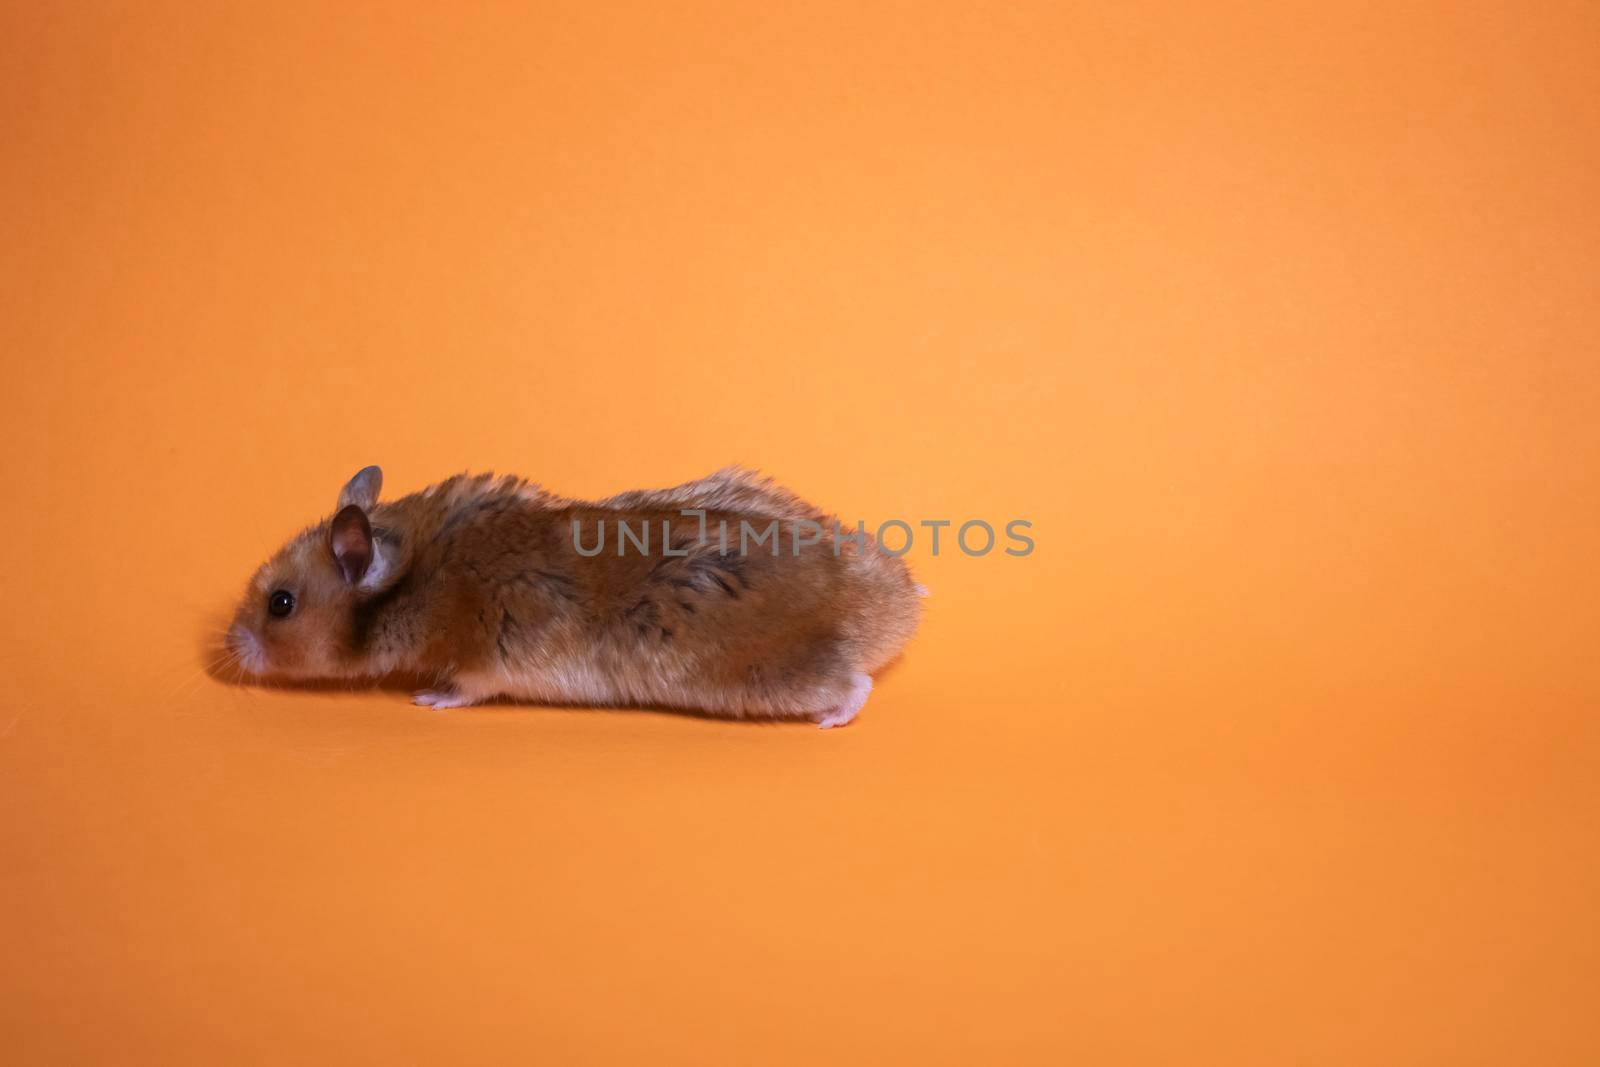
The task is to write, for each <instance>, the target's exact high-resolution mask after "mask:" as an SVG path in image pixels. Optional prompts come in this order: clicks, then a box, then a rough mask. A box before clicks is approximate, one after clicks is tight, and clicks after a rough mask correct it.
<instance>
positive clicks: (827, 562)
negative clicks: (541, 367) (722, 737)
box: [230, 467, 920, 725]
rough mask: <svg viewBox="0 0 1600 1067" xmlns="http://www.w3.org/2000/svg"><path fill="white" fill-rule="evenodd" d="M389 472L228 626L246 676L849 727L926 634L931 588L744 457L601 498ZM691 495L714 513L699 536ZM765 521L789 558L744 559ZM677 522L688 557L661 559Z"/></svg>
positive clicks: (449, 696) (271, 571)
mask: <svg viewBox="0 0 1600 1067" xmlns="http://www.w3.org/2000/svg"><path fill="white" fill-rule="evenodd" d="M381 477H382V476H381V474H379V473H378V471H377V469H376V468H367V470H365V471H362V472H361V473H360V474H358V475H357V476H356V477H355V478H352V479H351V481H350V483H349V484H348V485H347V486H346V487H345V489H344V491H343V492H341V494H340V496H339V510H340V522H339V524H338V528H337V530H335V529H334V528H333V527H332V526H331V521H330V520H325V521H323V522H322V523H320V524H318V525H316V526H313V527H310V528H309V529H307V530H305V531H303V532H302V533H301V534H299V535H298V536H297V537H296V538H294V539H293V540H291V541H290V542H289V543H288V544H287V545H286V546H284V548H283V549H282V550H280V551H279V552H278V554H277V555H275V556H274V557H273V558H272V559H271V560H270V561H269V562H268V563H266V564H265V565H264V566H263V567H262V568H261V569H260V570H259V571H258V572H257V574H256V575H255V577H254V578H253V579H252V580H251V583H250V587H249V589H248V591H247V592H246V594H245V598H244V601H243V602H242V603H241V605H240V607H239V609H238V612H237V614H236V616H235V621H234V628H233V630H232V631H230V646H231V647H233V648H234V650H235V651H236V652H237V653H239V654H240V657H241V660H242V661H243V662H244V664H245V666H246V667H247V668H248V669H250V670H252V671H253V672H255V673H258V674H261V675H266V676H278V677H287V678H335V677H357V676H367V677H373V676H382V675H391V674H410V675H421V676H425V677H432V678H437V679H438V683H437V685H438V688H437V689H435V690H433V691H428V692H424V693H422V694H419V697H418V699H419V702H425V703H434V704H436V705H437V706H442V707H447V706H455V705H458V704H464V703H474V702H477V701H480V700H486V699H489V698H492V697H495V696H501V695H504V696H511V697H519V698H525V699H531V700H538V701H549V702H560V703H587V704H629V705H665V706H675V707H684V708H694V709H700V710H703V711H707V712H711V713H714V714H720V715H729V716H736V717H737V716H746V715H768V716H811V717H816V718H819V719H822V720H823V721H824V722H825V723H827V724H830V725H832V724H836V723H842V722H847V721H849V718H850V717H851V716H852V715H853V714H854V709H855V708H856V707H859V704H860V701H862V700H864V699H865V696H866V689H867V688H870V679H868V678H866V677H865V676H867V675H870V674H872V673H874V672H876V671H878V670H879V669H881V668H882V667H883V666H884V665H885V664H886V663H888V662H889V661H890V660H891V659H893V658H894V657H895V656H896V655H898V654H899V652H900V650H901V649H902V648H903V647H904V646H905V644H906V642H907V641H908V640H909V639H910V637H911V635H912V633H913V632H914V630H915V629H916V625H917V620H918V616H919V613H920V605H919V603H918V592H917V587H916V586H915V585H914V584H913V583H912V580H911V576H910V573H909V571H908V570H907V568H906V566H905V564H904V563H903V562H902V561H901V560H899V559H896V558H893V557H891V556H889V555H887V554H885V553H883V552H880V551H878V550H877V548H876V546H875V545H874V543H873V542H872V540H871V538H870V536H864V537H863V538H862V539H861V543H857V542H854V541H851V540H849V539H846V538H841V539H840V542H839V544H838V545H837V546H836V545H835V539H834V538H833V537H832V536H831V534H832V530H833V528H834V522H835V520H834V519H833V518H832V517H831V516H828V515H826V514H824V513H823V512H821V511H819V510H818V509H817V508H815V507H813V506H812V505H810V504H808V503H806V502H805V501H803V500H800V499H799V498H798V497H795V496H794V495H793V494H791V493H789V492H787V491H786V490H784V489H782V488H780V487H778V486H777V485H775V484H774V483H773V482H772V481H771V480H770V479H766V478H762V477H760V476H758V475H756V474H753V473H751V472H749V471H745V470H741V469H738V468H731V467H730V468H727V469H724V470H721V471H718V472H716V473H715V474H712V475H710V476H708V477H706V478H702V479H700V480H698V481H694V482H689V483H686V484H684V485H680V486H677V487H675V488H672V489H660V490H638V491H634V492H628V493H622V494H619V495H617V496H613V497H609V498H607V499H604V500H600V501H596V502H593V503H589V502H584V501H577V500H569V499H565V498H562V497H557V496H554V495H553V494H550V493H547V492H545V491H544V490H543V489H541V488H539V487H538V486H536V485H533V484H531V483H528V482H524V481H522V480H521V479H518V478H513V477H500V478H497V477H494V476H492V475H458V476H456V477H454V478H450V479H448V480H446V481H444V482H441V483H439V484H438V485H435V486H432V487H430V488H428V489H425V490H423V491H422V492H419V493H413V494H411V495H410V496H406V497H402V498H401V499H399V500H395V501H391V502H388V503H378V502H377V496H378V489H379V484H380V482H381ZM352 508H359V509H360V512H361V514H362V515H365V517H366V518H367V519H368V520H369V522H370V534H369V535H367V536H369V537H370V541H365V542H364V541H362V540H361V536H362V531H363V530H365V529H366V524H363V523H360V522H358V521H354V520H356V519H359V517H360V516H359V515H355V514H354V513H353V512H352V510H351V509H352ZM685 508H695V509H704V510H705V511H706V513H707V515H706V522H707V527H706V539H705V540H704V541H703V542H702V541H701V540H700V533H701V526H700V522H699V520H698V519H697V518H696V517H694V516H685V515H683V514H682V510H683V509H685ZM773 519H777V520H780V523H779V537H780V543H779V552H778V554H777V555H776V556H774V555H772V554H771V546H770V544H762V545H760V546H757V545H756V544H755V543H754V542H753V541H752V542H751V544H750V546H749V548H748V552H747V554H744V555H740V553H739V533H740V525H739V524H740V521H741V520H745V521H748V522H749V523H750V524H751V526H752V527H753V528H754V529H755V530H756V531H758V532H759V531H762V530H764V528H765V527H766V526H767V525H768V524H769V523H770V522H771V520H773ZM574 520H578V521H579V522H580V523H581V537H582V543H583V545H584V546H585V548H592V547H593V546H594V544H595V542H596V538H597V537H598V534H599V523H601V522H602V521H604V523H605V531H606V541H605V549H604V551H603V552H601V553H600V554H599V555H596V556H591V557H585V556H583V555H581V554H580V553H579V552H577V551H576V550H575V548H574V545H573V532H572V523H573V521H574ZM618 520H622V521H625V522H627V523H628V525H629V527H630V529H631V530H633V531H634V533H635V534H636V535H637V534H638V533H639V532H640V527H641V523H648V528H649V550H648V551H647V552H641V551H639V550H638V549H637V548H636V547H635V545H634V544H633V542H631V541H630V542H628V544H627V550H626V552H625V554H623V555H620V556H619V555H618V548H617V546H618V542H619V539H620V534H619V531H618V528H617V522H618ZM719 520H726V521H727V523H728V530H729V532H728V548H729V552H728V553H727V554H723V552H722V551H721V549H720V545H719V537H718V521H719ZM802 520H805V521H811V522H815V523H817V524H818V525H819V526H821V527H822V531H823V532H822V534H821V537H820V540H819V541H818V543H817V544H814V545H810V546H804V545H802V546H801V548H800V551H799V554H798V555H795V554H794V551H795V550H794V547H793V546H794V535H793V527H792V526H791V523H793V522H796V521H802ZM663 524H665V525H666V528H667V529H670V531H671V543H672V548H673V550H674V552H677V551H683V552H685V553H686V554H685V555H682V556H678V555H667V554H665V553H664V552H663V546H662V542H661V538H662V531H663ZM811 532H812V531H811V530H810V528H807V530H806V533H807V534H809V533H811ZM843 532H844V533H848V532H849V530H848V529H846V530H845V531H843ZM363 551H366V553H367V554H366V555H365V556H363V555H362V553H363ZM336 552H337V553H338V555H337V557H336ZM280 589H282V590H286V591H288V592H290V593H291V594H292V595H293V596H294V600H295V604H294V608H293V611H292V613H291V614H290V615H288V616H287V617H284V618H276V617H273V616H272V615H270V614H269V612H268V610H267V603H268V599H269V597H270V596H271V594H272V593H273V592H274V591H275V590H280ZM863 686H864V687H865V688H863ZM830 713H833V715H832V717H831V718H830V717H829V716H830Z"/></svg>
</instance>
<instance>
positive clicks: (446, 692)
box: [411, 686, 473, 711]
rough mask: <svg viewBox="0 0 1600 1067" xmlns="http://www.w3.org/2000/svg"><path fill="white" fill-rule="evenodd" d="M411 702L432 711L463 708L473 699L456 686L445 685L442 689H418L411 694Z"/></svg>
mask: <svg viewBox="0 0 1600 1067" xmlns="http://www.w3.org/2000/svg"><path fill="white" fill-rule="evenodd" d="M411 702H412V703H413V704H416V705H419V706H421V707H424V708H432V709H433V710H434V711H443V710H444V709H445V708H464V707H466V706H467V705H469V704H471V703H473V700H472V698H471V697H469V696H467V695H466V694H465V693H463V692H462V691H461V690H459V689H457V688H456V687H454V686H446V687H444V688H442V689H419V690H418V691H417V692H415V693H413V694H412V695H411Z"/></svg>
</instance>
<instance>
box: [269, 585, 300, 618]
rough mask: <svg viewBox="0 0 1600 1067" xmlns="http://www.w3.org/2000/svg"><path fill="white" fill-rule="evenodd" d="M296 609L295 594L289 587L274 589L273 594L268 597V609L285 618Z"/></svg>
mask: <svg viewBox="0 0 1600 1067" xmlns="http://www.w3.org/2000/svg"><path fill="white" fill-rule="evenodd" d="M293 610H294V594H293V593H291V592H289V590H287V589H274V590H273V591H272V595H271V596H269V597H267V611H269V612H271V613H272V614H273V615H276V616H277V617H278V618H280V619H281V618H283V617H284V616H285V615H287V614H289V612H291V611H293Z"/></svg>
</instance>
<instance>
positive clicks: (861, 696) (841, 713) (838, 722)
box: [817, 674, 872, 730]
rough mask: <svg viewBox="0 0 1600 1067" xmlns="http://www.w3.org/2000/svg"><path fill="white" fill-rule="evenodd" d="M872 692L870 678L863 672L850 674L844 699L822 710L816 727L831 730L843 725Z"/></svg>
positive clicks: (854, 715)
mask: <svg viewBox="0 0 1600 1067" xmlns="http://www.w3.org/2000/svg"><path fill="white" fill-rule="evenodd" d="M871 692H872V679H871V678H870V677H869V676H867V675H865V674H852V675H851V676H850V688H849V690H848V691H847V692H846V693H845V696H844V700H843V701H842V702H841V703H840V704H839V706H838V707H836V708H834V709H833V710H832V711H828V712H824V713H823V714H822V715H821V717H819V718H818V719H817V729H819V730H831V729H833V728H834V727H835V726H843V725H845V724H846V723H848V722H849V721H850V720H851V719H854V718H855V717H856V715H857V713H859V712H860V711H861V705H863V704H865V703H866V702H867V696H868V694H870V693H871Z"/></svg>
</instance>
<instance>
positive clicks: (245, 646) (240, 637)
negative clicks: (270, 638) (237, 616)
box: [228, 622, 265, 674]
mask: <svg viewBox="0 0 1600 1067" xmlns="http://www.w3.org/2000/svg"><path fill="white" fill-rule="evenodd" d="M228 649H229V651H231V652H232V653H233V654H234V655H235V656H237V657H238V659H239V664H240V665H241V666H242V667H244V669H245V670H247V671H249V672H250V673H252V674H260V673H261V668H262V665H263V664H262V660H263V659H264V658H265V653H263V652H262V649H261V642H260V641H258V640H257V639H256V635H255V634H253V633H251V632H250V631H249V630H248V629H247V628H246V627H245V626H244V625H243V624H242V623H237V622H236V623H234V624H233V625H232V626H230V627H229V628H228Z"/></svg>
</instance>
